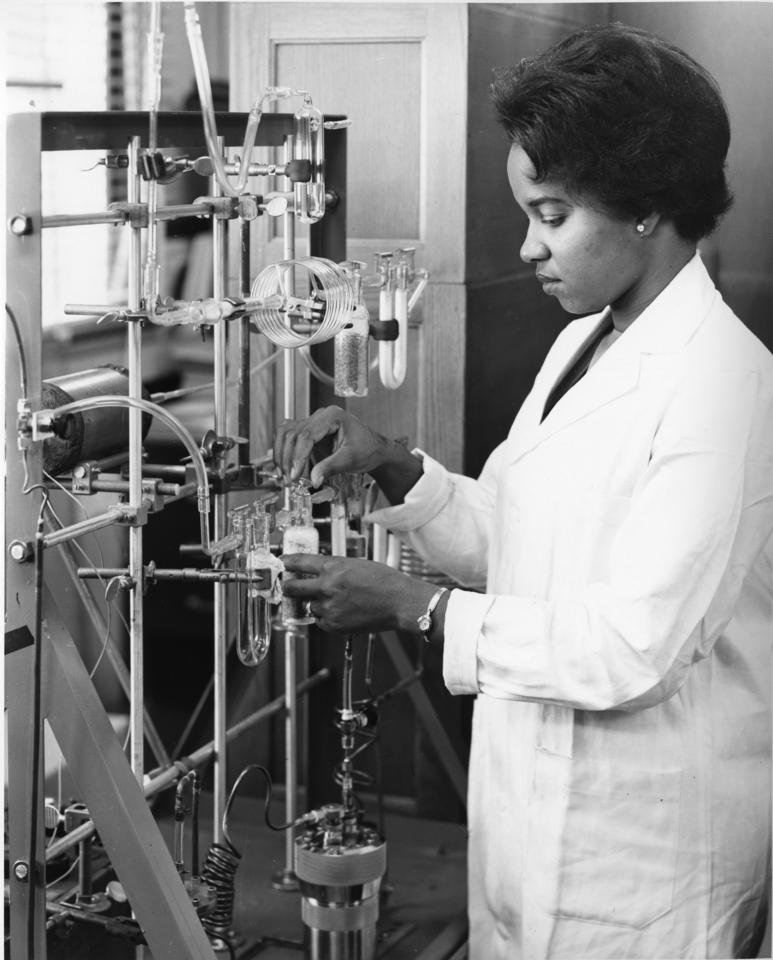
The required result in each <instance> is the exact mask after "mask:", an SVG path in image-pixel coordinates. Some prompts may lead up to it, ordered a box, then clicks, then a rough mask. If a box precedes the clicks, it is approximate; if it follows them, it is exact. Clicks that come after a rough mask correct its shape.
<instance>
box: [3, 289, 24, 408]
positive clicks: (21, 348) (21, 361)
mask: <svg viewBox="0 0 773 960" xmlns="http://www.w3.org/2000/svg"><path fill="white" fill-rule="evenodd" d="M5 312H6V314H7V315H8V319H9V320H10V321H11V326H12V327H13V332H14V335H15V336H16V346H17V347H18V350H19V382H20V384H21V393H22V396H23V397H26V396H27V384H28V382H29V381H28V379H27V357H26V354H25V353H24V341H23V340H22V338H21V330H20V329H19V321H18V320H17V319H16V314H15V313H14V312H13V310H11V308H10V307H9V306H8V304H7V303H6V305H5Z"/></svg>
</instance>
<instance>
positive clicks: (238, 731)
mask: <svg viewBox="0 0 773 960" xmlns="http://www.w3.org/2000/svg"><path fill="white" fill-rule="evenodd" d="M329 679H330V670H329V669H328V668H327V667H323V668H322V669H321V670H318V671H317V672H316V673H313V674H312V675H311V676H310V677H307V678H306V679H305V680H304V681H302V682H301V683H299V684H298V688H297V695H298V696H303V695H304V694H306V693H308V692H309V690H311V689H313V688H314V687H316V686H318V685H319V684H320V683H324V682H325V681H326V680H329ZM284 706H285V698H284V695H282V696H280V697H275V698H274V699H273V700H270V701H269V702H268V703H267V704H265V706H262V707H261V708H260V709H259V710H256V711H255V712H254V713H251V714H250V715H249V716H247V717H244V719H243V720H240V721H239V722H238V723H235V724H234V725H233V726H232V727H231V729H230V730H228V731H227V732H226V742H227V743H231V742H232V741H233V740H235V739H236V738H237V737H240V736H241V735H242V734H243V733H246V732H247V731H248V730H251V729H252V727H254V726H255V725H256V724H257V723H260V722H261V721H263V720H267V719H268V718H269V717H273V716H274V714H275V713H279V712H280V711H281V710H282V708H283V707H284ZM214 752H215V742H214V740H210V742H209V743H207V744H205V745H204V746H203V747H199V749H198V750H195V751H194V752H193V753H192V754H190V755H189V756H187V757H185V760H184V763H183V762H180V763H179V764H175V765H173V766H171V767H168V768H167V769H166V770H164V772H163V773H160V774H158V776H156V777H153V779H152V780H149V781H148V782H147V783H146V784H145V785H144V787H143V791H144V793H145V796H146V797H147V798H148V799H149V798H150V797H153V796H155V795H156V794H157V793H160V792H161V791H162V790H166V789H167V788H168V787H171V786H172V785H173V784H175V783H177V781H178V780H179V779H180V777H181V776H184V774H185V773H187V771H188V770H193V769H195V768H196V767H200V766H201V765H202V764H204V763H207V761H209V760H211V759H212V756H213V754H214ZM95 830H96V826H95V824H94V822H93V821H92V820H87V821H86V822H85V823H82V824H81V825H80V826H78V827H76V828H75V829H74V830H71V831H70V832H69V833H68V834H67V835H66V836H64V837H62V839H61V840H55V841H54V842H53V843H52V844H50V846H48V847H47V848H46V861H49V860H53V859H55V858H56V857H58V856H60V855H61V854H62V853H64V852H65V851H66V850H69V849H71V848H72V847H75V846H77V845H78V844H79V843H80V842H81V840H83V839H84V837H88V836H91V834H92V833H94V831H95Z"/></svg>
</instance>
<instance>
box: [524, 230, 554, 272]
mask: <svg viewBox="0 0 773 960" xmlns="http://www.w3.org/2000/svg"><path fill="white" fill-rule="evenodd" d="M520 255H521V260H523V262H524V263H536V262H538V261H541V260H547V259H548V257H549V256H550V251H549V250H548V248H547V247H546V246H545V244H544V243H543V242H542V241H541V240H540V239H539V238H538V237H535V236H534V231H533V230H532V228H531V227H529V229H528V230H527V231H526V237H525V239H524V241H523V243H522V244H521V250H520Z"/></svg>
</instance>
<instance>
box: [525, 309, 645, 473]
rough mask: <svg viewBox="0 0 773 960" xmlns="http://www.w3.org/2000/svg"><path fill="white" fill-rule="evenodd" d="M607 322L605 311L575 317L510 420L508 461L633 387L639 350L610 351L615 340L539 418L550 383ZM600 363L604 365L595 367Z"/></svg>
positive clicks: (551, 385) (551, 386)
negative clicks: (568, 334)
mask: <svg viewBox="0 0 773 960" xmlns="http://www.w3.org/2000/svg"><path fill="white" fill-rule="evenodd" d="M605 323H606V312H605V313H603V314H600V315H595V316H594V317H587V318H584V319H583V320H581V321H577V331H576V335H575V336H572V337H571V339H570V338H569V337H567V338H566V339H567V342H566V344H565V346H564V347H563V349H561V350H560V351H559V352H557V353H556V355H555V356H554V357H553V358H551V362H550V363H549V364H546V366H545V367H544V368H543V370H542V371H541V373H540V377H539V379H538V381H537V383H535V385H534V390H532V392H531V394H530V395H529V397H528V398H527V400H526V401H525V403H524V407H523V409H522V410H521V416H519V418H518V421H516V424H514V427H515V428H516V429H514V431H513V433H512V434H511V447H510V461H511V462H515V461H516V460H519V459H520V458H521V457H522V456H524V455H525V454H526V453H529V451H531V450H533V449H534V447H536V446H538V445H539V444H540V443H543V442H544V441H545V440H547V439H548V438H549V437H551V436H553V434H555V433H557V432H558V431H559V430H563V429H564V428H565V427H567V426H569V425H570V424H572V423H574V422H576V421H577V420H579V419H581V418H582V417H585V416H587V415H588V414H589V413H591V412H593V411H594V410H596V409H598V408H599V407H601V406H603V405H604V404H606V403H609V402H611V401H612V400H614V399H615V398H617V397H619V396H621V395H622V394H624V393H627V392H628V391H629V390H632V389H633V388H634V387H635V386H636V383H637V382H638V377H639V355H638V353H634V354H633V355H631V354H622V355H616V354H613V353H612V351H613V350H614V348H615V347H616V346H617V343H615V344H613V346H612V347H611V348H610V350H609V351H608V352H607V353H606V354H605V355H604V357H603V358H602V360H601V361H599V363H598V364H597V365H594V366H593V367H591V369H590V370H589V371H588V372H587V373H586V374H585V376H584V377H583V378H582V379H581V380H580V381H579V383H577V384H575V385H574V386H573V387H572V388H571V390H569V391H568V392H567V393H566V394H565V395H564V396H563V397H562V398H561V399H560V400H559V401H558V403H557V404H556V405H555V406H554V407H553V409H552V410H551V411H550V413H549V414H548V416H547V417H546V418H545V419H544V420H542V411H543V409H544V407H545V401H546V400H547V397H548V395H549V394H550V391H551V390H552V388H553V386H554V385H555V384H556V383H557V382H558V380H559V379H560V378H561V376H562V375H563V374H564V372H565V371H566V370H568V369H569V368H570V367H571V366H572V364H573V363H574V361H575V359H576V358H577V357H578V356H579V354H581V353H582V351H583V350H584V349H585V346H586V344H587V343H588V342H589V340H591V339H593V338H594V337H595V336H596V332H597V331H598V330H599V328H600V327H602V326H604V325H605ZM618 343H619V341H618ZM604 361H606V362H604ZM602 363H603V368H602V369H601V370H599V369H598V368H599V367H601V365H602Z"/></svg>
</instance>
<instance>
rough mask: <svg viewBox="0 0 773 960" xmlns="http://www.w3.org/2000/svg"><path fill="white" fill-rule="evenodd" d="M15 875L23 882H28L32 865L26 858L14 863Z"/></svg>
mask: <svg viewBox="0 0 773 960" xmlns="http://www.w3.org/2000/svg"><path fill="white" fill-rule="evenodd" d="M13 875H14V877H16V879H17V880H19V881H20V882H21V883H26V882H27V881H28V880H29V878H30V865H29V864H28V863H27V861H26V860H17V861H16V863H15V864H14V865H13Z"/></svg>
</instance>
